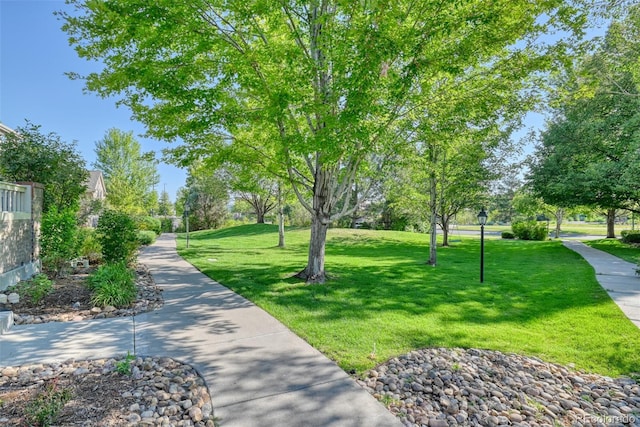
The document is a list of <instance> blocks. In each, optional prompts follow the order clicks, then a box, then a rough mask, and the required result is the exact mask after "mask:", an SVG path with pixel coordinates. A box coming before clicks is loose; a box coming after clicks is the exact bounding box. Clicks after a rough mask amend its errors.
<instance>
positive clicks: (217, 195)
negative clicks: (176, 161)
mask: <svg viewBox="0 0 640 427" xmlns="http://www.w3.org/2000/svg"><path fill="white" fill-rule="evenodd" d="M178 203H179V204H180V205H181V206H182V209H184V206H185V205H186V204H188V205H189V212H190V214H189V228H190V229H191V230H207V229H214V228H219V227H221V226H222V225H223V224H224V220H225V218H226V217H227V214H228V212H229V209H228V206H227V205H228V203H229V189H228V186H227V182H226V179H225V177H224V176H222V175H221V174H220V173H211V172H209V171H208V170H207V169H206V168H204V167H191V168H190V169H189V174H188V175H187V180H186V188H184V189H181V191H180V193H179V195H178ZM183 212H184V210H183Z"/></svg>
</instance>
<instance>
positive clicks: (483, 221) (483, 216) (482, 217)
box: [478, 206, 487, 283]
mask: <svg viewBox="0 0 640 427" xmlns="http://www.w3.org/2000/svg"><path fill="white" fill-rule="evenodd" d="M478 223H479V224H480V283H483V282H484V225H485V224H486V223H487V213H486V212H485V210H484V206H483V207H482V210H481V211H480V213H479V214H478Z"/></svg>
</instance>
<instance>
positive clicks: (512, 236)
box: [501, 231, 516, 239]
mask: <svg viewBox="0 0 640 427" xmlns="http://www.w3.org/2000/svg"><path fill="white" fill-rule="evenodd" d="M501 236H502V238H503V239H515V238H516V236H515V234H513V233H512V232H511V231H503V232H502V233H501Z"/></svg>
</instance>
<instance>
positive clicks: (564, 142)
mask: <svg viewBox="0 0 640 427" xmlns="http://www.w3.org/2000/svg"><path fill="white" fill-rule="evenodd" d="M620 84H623V88H624V92H625V93H614V92H613V91H610V89H611V86H609V85H604V86H603V87H602V88H600V89H598V91H597V92H596V93H595V95H594V96H593V97H591V98H583V99H579V100H577V101H573V102H570V103H568V104H567V105H565V106H563V108H562V109H561V110H560V113H561V114H559V115H558V117H557V118H556V119H555V120H554V121H552V122H551V123H550V124H549V126H548V128H547V129H546V130H545V132H544V133H543V134H542V139H541V144H540V146H539V147H538V148H537V150H536V153H535V154H534V158H533V160H532V164H531V171H530V174H529V176H528V179H529V181H530V183H531V187H532V188H533V190H534V191H535V193H536V194H537V195H540V196H541V197H542V198H543V199H544V201H545V202H547V203H550V204H556V205H561V206H578V205H585V206H590V207H597V208H601V209H603V210H605V211H606V213H607V225H608V228H607V237H610V238H613V237H615V232H614V219H615V210H616V209H634V206H635V205H636V203H637V202H638V201H639V200H640V182H639V181H638V179H637V177H638V176H639V175H638V174H639V173H640V154H639V153H640V92H639V91H638V88H637V87H636V86H635V85H634V84H633V82H632V81H631V79H627V80H626V81H624V82H623V81H618V82H617V83H616V85H620ZM629 93H635V94H636V96H628V95H627V94H629Z"/></svg>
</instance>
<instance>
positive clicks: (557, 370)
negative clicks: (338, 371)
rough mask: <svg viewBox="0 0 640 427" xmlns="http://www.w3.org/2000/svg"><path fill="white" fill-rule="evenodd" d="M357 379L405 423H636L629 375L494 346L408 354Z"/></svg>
mask: <svg viewBox="0 0 640 427" xmlns="http://www.w3.org/2000/svg"><path fill="white" fill-rule="evenodd" d="M358 382H359V383H360V385H361V386H363V387H364V388H365V389H367V390H368V391H369V392H370V393H371V394H373V396H374V397H376V398H377V399H378V400H380V401H381V402H382V403H383V404H385V405H386V406H387V407H388V408H389V410H390V411H391V412H392V413H393V414H395V415H396V416H398V417H400V418H401V420H402V422H403V423H404V425H406V426H428V427H440V426H442V427H445V426H457V425H470V426H491V427H494V426H508V425H511V426H557V425H564V426H576V427H579V426H605V425H607V426H640V386H639V385H638V382H636V381H634V380H633V379H631V378H616V379H613V378H609V377H605V376H600V375H593V374H586V373H581V372H577V371H575V370H573V369H571V368H570V367H563V366H560V365H556V364H552V363H546V362H543V361H542V360H540V359H537V358H535V357H525V356H519V355H514V354H511V355H506V354H503V353H500V352H497V351H487V350H477V349H469V350H464V349H444V348H431V349H424V350H418V351H412V352H411V353H409V354H406V355H404V356H401V357H397V358H393V359H391V360H389V361H388V362H386V363H384V364H382V365H380V366H378V367H376V368H375V369H372V370H371V371H369V372H368V373H367V375H366V376H365V378H364V379H363V380H358Z"/></svg>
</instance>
